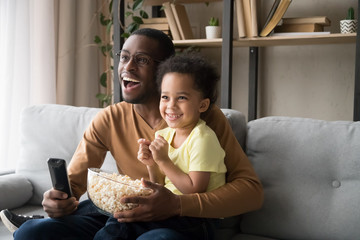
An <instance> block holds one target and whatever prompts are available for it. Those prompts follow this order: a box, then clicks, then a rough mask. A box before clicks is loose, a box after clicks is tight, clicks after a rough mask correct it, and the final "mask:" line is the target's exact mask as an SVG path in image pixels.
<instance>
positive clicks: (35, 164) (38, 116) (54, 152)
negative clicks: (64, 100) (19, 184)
mask: <svg viewBox="0 0 360 240" xmlns="http://www.w3.org/2000/svg"><path fill="white" fill-rule="evenodd" d="M99 110H100V109H98V108H86V107H73V106H66V105H54V104H45V105H35V106H30V107H27V108H25V109H24V110H23V112H22V114H21V119H20V132H21V135H20V147H21V148H20V158H19V160H18V164H17V168H16V174H20V175H23V176H25V177H27V178H28V179H29V181H30V182H31V183H32V185H33V187H34V195H33V197H32V198H31V200H30V203H31V204H41V201H42V197H43V193H44V191H46V190H48V189H50V188H51V180H50V175H49V170H48V166H47V159H48V158H50V157H55V158H63V159H65V160H66V161H67V163H69V162H70V160H71V157H72V155H73V153H74V152H75V150H76V147H77V145H78V143H79V141H80V139H81V138H82V136H83V133H84V131H85V129H86V128H87V126H88V125H89V124H90V121H91V120H92V119H93V117H94V116H95V114H96V113H97V112H98V111H99Z"/></svg>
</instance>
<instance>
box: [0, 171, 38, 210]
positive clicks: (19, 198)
mask: <svg viewBox="0 0 360 240" xmlns="http://www.w3.org/2000/svg"><path fill="white" fill-rule="evenodd" d="M0 193H1V197H0V210H2V209H6V208H9V209H11V208H14V207H18V206H21V205H23V204H25V203H26V202H27V201H28V200H29V199H30V198H31V196H32V194H33V187H32V185H31V183H30V182H29V181H28V180H27V178H26V177H24V176H22V175H18V174H8V175H2V176H0Z"/></svg>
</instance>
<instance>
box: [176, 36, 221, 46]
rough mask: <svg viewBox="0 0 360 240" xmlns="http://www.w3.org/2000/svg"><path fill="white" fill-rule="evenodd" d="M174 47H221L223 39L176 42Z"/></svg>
mask: <svg viewBox="0 0 360 240" xmlns="http://www.w3.org/2000/svg"><path fill="white" fill-rule="evenodd" d="M173 43H174V45H175V46H176V47H189V46H196V47H221V46H222V38H216V39H189V40H174V41H173Z"/></svg>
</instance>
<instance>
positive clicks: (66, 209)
mask: <svg viewBox="0 0 360 240" xmlns="http://www.w3.org/2000/svg"><path fill="white" fill-rule="evenodd" d="M42 205H43V209H44V211H45V212H46V213H47V214H48V215H49V217H51V218H57V217H62V216H65V215H69V214H71V213H72V212H74V211H75V210H76V209H77V207H78V205H79V202H78V201H76V198H75V197H71V198H69V199H67V194H66V193H64V192H61V191H58V190H55V189H53V188H52V189H50V190H48V191H46V192H45V193H44V198H43V201H42Z"/></svg>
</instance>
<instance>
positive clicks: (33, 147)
mask: <svg viewBox="0 0 360 240" xmlns="http://www.w3.org/2000/svg"><path fill="white" fill-rule="evenodd" d="M99 110H100V109H96V108H84V107H71V106H63V105H37V106H31V107H28V108H26V109H25V110H24V111H23V113H22V117H21V129H20V133H21V149H20V158H19V161H18V163H19V164H18V167H17V168H16V172H15V173H0V192H1V197H0V209H4V208H10V209H14V211H15V212H17V213H21V214H27V215H29V214H35V213H36V214H39V213H40V214H44V213H43V211H42V208H41V200H42V194H43V192H44V191H45V190H47V189H49V188H50V186H51V183H50V176H49V173H48V169H47V165H46V160H47V158H49V157H58V158H64V159H66V160H67V161H69V160H70V159H71V156H72V154H73V153H74V151H75V148H76V146H77V144H78V142H79V140H80V138H81V137H82V134H83V132H84V130H85V128H86V127H87V126H88V124H89V122H90V121H91V119H92V118H93V117H94V115H95V114H96V113H97V112H98V111H99ZM223 112H224V114H225V115H226V116H227V118H228V119H229V122H230V124H231V125H232V127H233V130H234V132H235V134H236V136H237V139H238V140H239V142H240V144H241V145H242V146H243V147H244V149H245V150H246V153H247V155H248V156H249V159H250V161H251V162H252V164H253V166H254V168H255V170H256V172H257V173H258V175H259V177H260V179H261V181H262V183H263V186H264V193H265V201H264V205H263V207H262V208H261V209H260V210H258V211H255V212H251V213H247V214H244V215H242V216H237V217H231V218H227V219H224V220H223V221H222V222H221V225H220V230H219V231H218V233H217V236H216V238H217V239H236V240H243V239H245V240H266V239H287V240H290V239H307V240H312V239H314V240H315V239H317V240H323V239H334V240H336V239H339V240H340V239H341V240H345V239H351V240H353V239H360V228H359V227H358V222H359V221H360V208H359V206H360V191H359V189H360V123H357V122H344V121H340V122H326V121H320V120H314V119H304V118H290V117H267V118H262V119H258V120H254V121H251V122H249V123H246V122H245V118H244V116H243V115H242V114H241V113H239V112H237V111H234V110H229V109H224V110H223ZM103 168H104V169H106V170H110V171H111V170H114V169H115V168H114V164H113V161H112V157H111V155H110V154H109V155H108V156H107V157H106V160H105V163H104V166H103ZM234 204H236V203H234ZM0 239H12V236H11V234H10V233H9V232H8V231H7V230H6V229H5V227H4V225H3V223H1V222H0Z"/></svg>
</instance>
